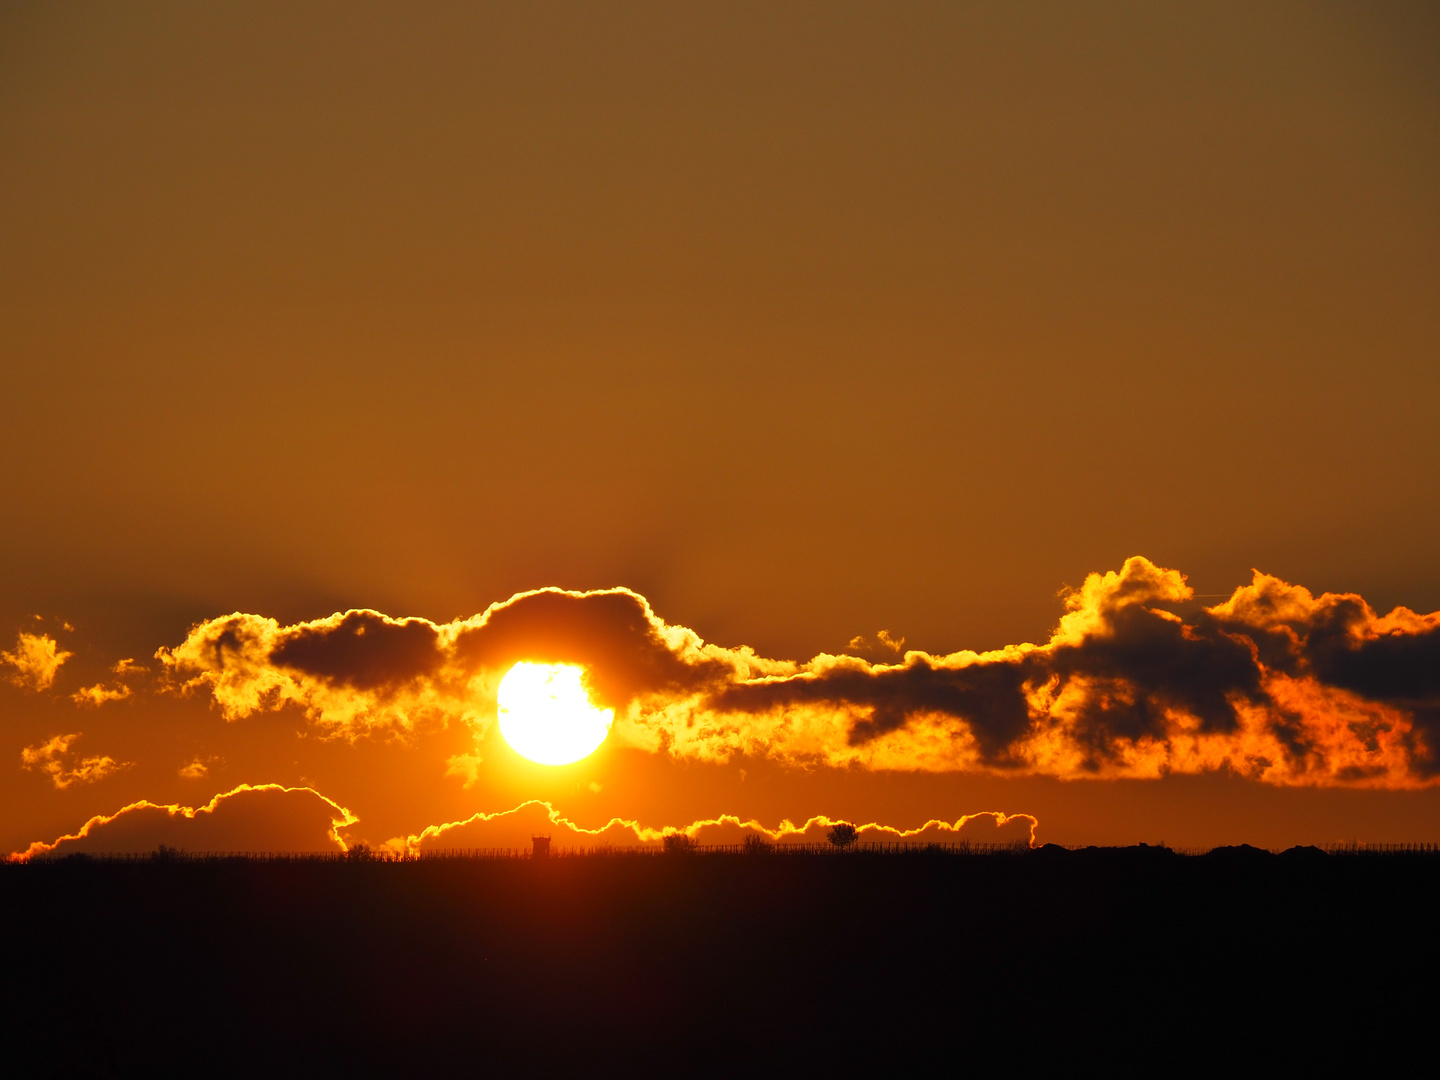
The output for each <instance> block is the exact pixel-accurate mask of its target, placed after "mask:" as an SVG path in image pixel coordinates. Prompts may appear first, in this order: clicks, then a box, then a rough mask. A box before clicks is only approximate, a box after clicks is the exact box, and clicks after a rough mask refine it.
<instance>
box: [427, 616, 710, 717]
mask: <svg viewBox="0 0 1440 1080" xmlns="http://www.w3.org/2000/svg"><path fill="white" fill-rule="evenodd" d="M663 627H664V623H662V622H660V620H658V619H657V618H655V616H654V615H653V614H652V613H651V611H650V605H649V604H648V603H646V601H645V599H644V598H643V597H641V596H639V595H637V594H636V593H633V592H631V591H630V590H628V589H612V590H606V591H603V592H589V593H572V592H565V591H563V590H561V589H541V590H539V591H537V592H530V593H523V594H521V595H520V596H517V597H515V598H514V599H512V600H510V601H508V602H506V603H504V604H499V605H496V606H495V607H492V608H491V609H490V610H489V611H488V612H486V614H485V616H484V617H483V619H481V620H479V621H478V622H477V623H476V624H475V625H472V626H466V627H465V628H464V629H462V630H460V632H459V634H458V635H457V636H456V639H455V655H456V657H457V659H458V660H459V661H460V662H461V663H462V664H463V665H465V666H466V667H469V668H475V669H479V668H491V669H494V668H509V667H510V666H511V665H512V664H514V663H515V662H516V661H518V660H531V661H537V662H541V663H571V664H579V665H581V666H583V667H584V668H585V669H586V672H587V682H588V684H589V686H590V687H591V688H592V690H593V691H594V694H595V698H596V703H597V704H600V705H604V706H609V707H616V708H619V707H623V706H625V705H628V704H629V703H630V702H631V701H633V700H634V699H635V698H636V697H638V696H640V695H642V694H659V693H690V692H692V691H693V690H695V689H696V688H698V687H700V686H703V685H706V684H707V683H714V682H719V681H720V680H723V679H725V678H726V677H727V676H728V675H730V673H731V667H730V666H729V665H727V664H724V663H721V662H718V661H716V660H713V659H710V658H707V657H705V656H703V655H699V654H697V653H696V652H695V651H694V650H693V649H691V650H688V655H685V656H682V655H681V650H679V649H677V647H676V646H677V642H676V641H675V640H667V639H666V638H665V637H664V636H662V628H663Z"/></svg>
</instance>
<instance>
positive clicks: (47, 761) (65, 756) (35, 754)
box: [20, 731, 131, 788]
mask: <svg viewBox="0 0 1440 1080" xmlns="http://www.w3.org/2000/svg"><path fill="white" fill-rule="evenodd" d="M80 734H81V733H80V732H78V731H77V732H74V733H73V734H70V735H56V736H55V737H54V738H52V739H49V740H47V741H45V742H43V743H40V744H38V745H36V746H27V747H25V749H24V750H22V751H20V763H21V765H22V766H23V767H25V768H26V769H30V770H33V771H35V772H42V773H44V774H45V775H46V776H48V777H50V780H51V782H52V783H54V785H55V786H56V787H57V788H67V787H69V786H70V785H71V784H93V783H95V782H96V781H97V780H103V779H105V777H107V776H109V775H110V774H111V773H113V772H116V771H118V770H120V769H127V768H129V767H130V764H131V763H130V762H118V761H116V760H115V759H114V758H112V757H110V756H109V755H97V756H94V757H86V758H82V757H79V756H78V755H76V754H72V753H71V752H70V747H71V745H72V744H73V743H74V742H75V741H76V740H77V739H79V738H80Z"/></svg>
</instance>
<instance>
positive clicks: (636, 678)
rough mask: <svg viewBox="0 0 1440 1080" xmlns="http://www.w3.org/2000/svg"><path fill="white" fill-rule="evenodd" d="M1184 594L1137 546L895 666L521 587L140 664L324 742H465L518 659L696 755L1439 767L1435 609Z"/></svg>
mask: <svg viewBox="0 0 1440 1080" xmlns="http://www.w3.org/2000/svg"><path fill="white" fill-rule="evenodd" d="M1191 598H1192V591H1191V589H1190V588H1189V586H1188V585H1186V583H1185V579H1184V577H1183V575H1181V574H1180V573H1179V572H1177V571H1174V570H1168V569H1164V568H1161V567H1158V566H1156V565H1155V564H1153V563H1151V562H1149V561H1148V560H1146V559H1143V558H1139V557H1136V558H1132V559H1130V560H1128V561H1127V562H1126V563H1125V565H1124V566H1123V567H1122V568H1121V569H1120V570H1119V571H1112V572H1109V573H1105V574H1099V573H1097V574H1091V575H1090V576H1089V577H1088V578H1087V579H1086V580H1085V583H1084V584H1083V585H1082V586H1081V587H1080V588H1079V589H1076V590H1073V591H1072V592H1070V593H1069V594H1068V595H1067V597H1066V613H1065V614H1064V615H1063V616H1062V618H1061V619H1060V622H1059V625H1058V626H1057V627H1056V629H1055V631H1054V633H1053V634H1052V635H1051V637H1050V639H1049V640H1048V641H1047V642H1045V643H1043V644H1038V645H1037V644H1021V645H1014V646H1010V647H1007V648H1004V649H999V650H995V651H992V652H985V653H976V652H970V651H962V652H957V653H952V654H949V655H945V656H938V655H933V654H930V653H926V652H921V651H917V650H910V651H906V652H904V653H903V655H896V656H895V657H893V659H892V660H891V661H890V662H873V661H871V660H867V659H863V658H861V657H857V656H850V655H820V656H817V657H814V658H812V659H811V660H809V661H806V662H794V661H785V660H772V659H767V658H764V657H760V656H757V655H756V654H755V652H754V651H753V650H751V649H748V648H744V647H741V648H724V647H721V646H717V645H713V644H710V643H707V642H705V641H704V640H703V639H701V638H700V636H699V635H698V634H696V633H695V632H694V631H692V630H689V629H687V628H685V627H681V626H674V625H670V624H667V623H666V622H664V621H663V620H662V619H661V618H659V617H658V616H657V615H655V613H654V612H653V611H652V610H651V609H650V606H649V604H648V603H647V602H646V600H645V599H644V598H643V597H641V596H639V595H638V594H636V593H633V592H631V591H629V590H626V589H611V590H605V591H601V592H589V593H572V592H565V591H562V590H558V589H544V590H540V591H538V592H531V593H522V594H519V595H517V596H516V597H514V598H512V599H511V600H509V601H506V602H505V603H503V604H496V605H494V606H492V607H491V608H490V609H489V610H488V611H486V612H484V613H483V614H481V615H477V616H475V617H473V618H470V619H463V620H456V621H454V622H451V623H444V624H437V623H432V622H430V621H428V620H424V619H392V618H390V617H388V616H385V615H382V614H380V613H378V612H374V611H350V612H345V613H343V614H336V615H334V616H331V617H330V618H327V619H321V620H316V621H313V622H307V623H300V624H296V625H291V626H282V625H280V624H279V623H277V622H276V621H275V620H273V619H267V618H265V617H262V616H258V615H247V614H241V613H236V614H233V615H229V616H226V617H224V618H220V619H214V620H210V621H208V622H205V623H202V624H201V625H199V626H197V627H195V628H194V630H193V631H192V632H191V633H190V635H189V636H188V637H187V639H186V640H185V641H184V642H183V643H181V644H180V645H179V646H177V647H175V648H174V649H168V650H162V651H161V652H160V653H159V654H158V657H159V659H160V660H161V662H162V665H163V668H164V670H165V672H166V674H167V676H168V678H169V679H170V681H171V684H172V685H173V686H177V687H181V688H185V689H189V690H204V691H207V692H209V693H210V694H212V695H213V696H214V700H215V701H216V702H217V703H218V705H219V706H220V708H221V709H222V710H223V711H224V713H225V715H226V716H227V717H229V718H231V719H241V718H243V717H245V716H248V715H250V714H252V713H254V712H257V711H260V710H268V709H276V708H280V707H282V706H284V705H287V704H293V705H297V706H299V707H300V708H301V709H302V710H304V712H305V713H306V715H307V716H308V717H309V719H310V721H311V722H312V723H313V724H314V725H315V726H316V727H317V728H318V729H319V730H321V731H323V732H325V733H329V734H332V735H335V736H342V737H355V736H359V735H362V734H365V733H367V732H372V731H379V730H385V731H396V732H400V733H402V734H403V733H407V732H411V731H414V730H416V729H417V728H419V727H422V726H424V725H427V724H437V725H438V724H444V723H450V722H456V721H461V722H465V723H469V724H471V725H473V726H474V727H475V728H476V729H477V732H478V733H480V734H482V735H483V734H484V732H485V731H486V730H487V729H488V726H489V725H490V724H491V723H493V721H494V690H495V686H496V684H497V683H498V681H499V679H500V677H501V676H502V675H503V674H504V673H505V671H506V670H508V668H509V666H510V665H511V664H513V663H514V662H515V661H517V660H536V661H554V662H570V663H578V664H581V665H584V666H585V668H586V669H587V672H588V676H587V678H588V682H589V685H590V688H591V691H592V695H593V696H594V698H595V699H596V701H597V703H598V704H602V705H604V706H607V707H613V708H615V710H616V722H615V726H614V729H613V732H612V735H611V738H612V739H613V740H615V741H616V742H618V743H621V744H623V745H629V746H634V747H640V748H643V749H646V750H649V751H652V752H655V753H666V754H670V755H673V756H676V757H679V758H686V759H692V760H706V761H722V760H726V759H729V758H731V757H733V756H734V755H736V754H741V753H744V754H747V755H755V756H765V757H769V758H772V759H775V760H779V761H782V762H786V763H794V764H821V765H830V766H851V767H862V768H870V769H902V770H969V771H984V772H990V773H997V774H1010V775H1045V776H1055V777H1062V778H1078V777H1133V778H1152V777H1159V776H1162V775H1165V774H1167V773H1200V772H1207V771H1212V770H1218V769H1229V770H1232V771H1234V772H1235V773H1238V774H1240V775H1242V776H1246V777H1250V778H1253V779H1256V780H1260V781H1264V782H1266V783H1271V784H1285V785H1321V786H1334V785H1354V786H1371V787H1383V788H1407V787H1418V786H1424V785H1427V784H1430V783H1432V782H1434V781H1435V779H1436V777H1437V775H1440V613H1433V614H1429V615H1422V614H1417V613H1415V612H1413V611H1410V610H1409V609H1406V608H1396V609H1395V610H1394V611H1392V612H1390V613H1389V614H1387V615H1384V616H1381V615H1378V614H1377V613H1376V612H1375V611H1373V610H1372V609H1371V608H1370V606H1369V605H1368V604H1366V603H1365V601H1364V600H1363V599H1362V598H1361V597H1359V596H1355V595H1350V594H1330V593H1327V594H1324V595H1321V596H1318V597H1316V596H1314V595H1312V594H1311V593H1310V592H1309V591H1308V590H1306V589H1304V588H1301V587H1299V586H1294V585H1289V584H1287V583H1285V582H1283V581H1281V580H1279V579H1277V578H1274V577H1270V576H1268V575H1265V574H1262V573H1259V572H1258V571H1257V572H1256V573H1255V575H1254V579H1253V580H1252V582H1251V583H1250V584H1249V585H1246V586H1244V587H1242V588H1239V589H1237V590H1236V591H1235V592H1234V594H1233V595H1232V596H1231V597H1230V598H1229V599H1228V600H1226V601H1225V602H1224V603H1222V604H1219V605H1216V606H1214V607H1210V608H1198V607H1196V606H1195V605H1193V603H1191ZM884 643H885V644H886V645H888V646H890V647H891V648H894V647H895V646H896V644H898V640H897V639H894V638H891V637H890V636H889V635H887V636H886V638H885V639H884Z"/></svg>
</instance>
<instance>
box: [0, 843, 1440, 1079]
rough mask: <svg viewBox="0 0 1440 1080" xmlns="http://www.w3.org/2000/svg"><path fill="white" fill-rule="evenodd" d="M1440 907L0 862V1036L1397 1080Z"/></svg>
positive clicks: (975, 865) (423, 1065)
mask: <svg viewBox="0 0 1440 1080" xmlns="http://www.w3.org/2000/svg"><path fill="white" fill-rule="evenodd" d="M691 855H692V856H693V853H691ZM1437 901H1440V858H1431V857H1424V858H1389V857H1386V858H1341V857H1333V856H1332V857H1324V856H1315V855H1313V854H1312V855H1307V856H1306V857H1294V856H1291V857H1284V858H1281V857H1268V856H1262V855H1260V854H1258V853H1256V851H1255V849H1250V852H1249V853H1247V854H1245V855H1243V856H1240V857H1234V856H1233V855H1227V856H1222V857H1215V858H1186V857H1183V856H1180V855H1177V854H1175V853H1173V852H1170V851H1168V850H1167V849H1165V848H1161V847H1136V848H1111V849H1104V848H1089V849H1084V850H1079V851H1066V850H1065V849H1062V848H1055V847H1054V846H1053V845H1047V846H1046V847H1044V848H1041V849H1039V850H1038V851H1037V852H1035V853H1033V854H1030V855H1015V856H1013V857H1012V856H1006V855H1001V854H996V855H993V856H985V857H979V856H976V857H944V858H928V857H919V858H906V857H893V858H892V857H884V858H867V857H863V856H861V857H856V856H854V855H848V854H842V855H836V856H834V857H800V858H784V857H781V858H776V857H768V858H754V857H746V856H743V855H735V856H726V857H698V858H697V857H691V856H686V857H666V856H659V857H653V858H552V859H546V860H527V859H518V858H513V859H499V858H494V859H477V858H448V859H423V860H413V861H387V860H383V859H378V858H373V857H370V858H354V859H343V858H341V859H274V860H256V859H218V858H217V859H198V858H189V857H185V856H183V855H180V854H179V853H174V852H170V853H165V854H164V855H163V857H161V858H158V859H155V858H151V859H144V860H134V861H128V862H109V861H105V860H101V859H93V858H92V859H62V860H53V861H50V862H43V863H34V864H29V865H24V866H19V865H13V866H5V867H0V920H3V925H4V926H5V927H6V943H5V946H4V953H3V963H0V1038H3V1044H0V1045H3V1047H4V1050H3V1054H4V1058H3V1060H4V1062H5V1063H6V1064H7V1067H8V1068H7V1072H8V1074H9V1075H15V1076H29V1075H60V1076H157V1075H190V1076H199V1075H203V1076H223V1075H247V1076H253V1075H255V1074H256V1073H257V1072H258V1073H261V1074H267V1073H268V1074H279V1075H285V1076H290V1075H300V1074H308V1075H312V1076H319V1075H336V1074H341V1073H345V1074H354V1075H384V1076H408V1075H416V1076H428V1075H435V1076H469V1075H487V1076H489V1075H495V1076H500V1075H552V1074H558V1073H561V1072H567V1073H569V1072H584V1073H587V1074H588V1073H596V1074H600V1075H607V1074H609V1073H613V1072H622V1071H623V1072H624V1073H626V1074H627V1075H636V1076H645V1075H650V1074H652V1073H657V1072H661V1071H664V1072H667V1073H673V1074H677V1075H684V1076H696V1075H736V1074H749V1073H759V1074H764V1075H770V1074H775V1073H782V1072H798V1071H807V1072H808V1071H813V1070H814V1069H817V1068H826V1069H830V1070H831V1071H836V1072H839V1073H841V1074H852V1073H855V1072H883V1073H885V1074H895V1073H899V1074H907V1073H909V1074H913V1073H916V1072H924V1073H926V1074H929V1073H931V1072H935V1071H938V1070H941V1069H944V1070H946V1071H947V1072H948V1071H955V1070H956V1069H959V1068H961V1067H962V1065H963V1066H964V1067H965V1068H967V1069H968V1068H972V1067H974V1065H975V1064H976V1063H977V1062H990V1063H992V1064H995V1065H998V1066H1000V1067H1008V1068H1009V1069H1010V1070H1012V1071H1021V1070H1025V1069H1026V1068H1028V1067H1031V1066H1034V1065H1040V1064H1048V1065H1051V1066H1053V1065H1055V1064H1057V1063H1058V1064H1066V1065H1073V1064H1075V1063H1076V1062H1080V1061H1086V1060H1090V1061H1095V1062H1098V1063H1101V1064H1106V1065H1109V1066H1111V1067H1118V1068H1120V1069H1122V1070H1125V1069H1126V1067H1127V1066H1128V1067H1131V1068H1135V1069H1139V1068H1145V1069H1147V1070H1149V1069H1150V1068H1152V1067H1154V1066H1155V1065H1156V1063H1158V1062H1165V1061H1172V1062H1178V1061H1181V1060H1183V1061H1184V1062H1185V1063H1186V1064H1187V1065H1189V1066H1204V1067H1207V1068H1216V1069H1218V1068H1223V1067H1227V1063H1228V1064H1229V1065H1233V1064H1234V1062H1235V1061H1237V1060H1241V1059H1243V1060H1244V1061H1245V1062H1246V1063H1247V1065H1250V1066H1252V1067H1253V1066H1254V1065H1256V1064H1263V1065H1268V1066H1282V1065H1283V1066H1287V1067H1291V1066H1299V1065H1304V1064H1307V1063H1312V1064H1318V1063H1321V1062H1322V1061H1334V1060H1337V1059H1338V1058H1337V1055H1342V1054H1344V1053H1346V1052H1347V1051H1348V1050H1351V1049H1354V1050H1356V1051H1358V1050H1360V1049H1362V1048H1363V1049H1364V1050H1365V1052H1366V1054H1367V1057H1366V1061H1367V1063H1368V1066H1369V1067H1370V1068H1372V1069H1375V1070H1381V1071H1384V1070H1387V1069H1388V1068H1389V1067H1390V1065H1389V1064H1388V1063H1389V1062H1391V1061H1392V1060H1394V1061H1398V1058H1399V1055H1401V1054H1403V1053H1404V1052H1406V1049H1407V1047H1409V1046H1410V1044H1411V1043H1413V1042H1414V1041H1415V1040H1418V1039H1420V1038H1422V1037H1426V1035H1425V1033H1427V1032H1428V1031H1429V1030H1430V1024H1429V1011H1430V998H1429V996H1428V995H1427V994H1424V993H1411V992H1408V991H1405V990H1404V989H1403V988H1404V987H1407V986H1411V985H1413V980H1412V978H1411V976H1413V975H1414V974H1415V973H1416V972H1424V971H1429V970H1432V969H1433V966H1434V964H1435V962H1436V961H1437V960H1440V924H1437V922H1436V920H1434V919H1433V918H1431V917H1430V912H1431V911H1433V910H1434V908H1435V906H1436V902H1437ZM1377 913H1378V914H1377ZM1396 926H1401V927H1403V933H1402V935H1401V937H1397V936H1396V932H1395V927H1396ZM1401 940H1403V946H1401V945H1399V944H1398V942H1399V941H1401ZM1334 1016H1343V1017H1344V1018H1345V1022H1344V1023H1343V1024H1327V1023H1326V1022H1325V1021H1324V1018H1325V1017H1334ZM1317 1025H1322V1026H1323V1028H1324V1035H1323V1038H1322V1037H1319V1032H1320V1030H1321V1028H1320V1027H1317ZM1260 1029H1263V1030H1265V1031H1274V1032H1292V1033H1297V1032H1306V1031H1309V1032H1314V1033H1316V1034H1315V1037H1313V1038H1298V1037H1296V1038H1290V1037H1288V1036H1287V1037H1286V1038H1285V1039H1283V1040H1280V1041H1277V1042H1275V1043H1274V1044H1273V1045H1268V1044H1262V1045H1259V1046H1256V1045H1254V1038H1255V1033H1256V1031H1257V1030H1260ZM1377 1031H1384V1032H1385V1033H1386V1034H1385V1037H1384V1038H1383V1039H1375V1038H1374V1032H1377ZM1177 1055H1178V1056H1177Z"/></svg>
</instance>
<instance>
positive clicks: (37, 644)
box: [0, 631, 74, 690]
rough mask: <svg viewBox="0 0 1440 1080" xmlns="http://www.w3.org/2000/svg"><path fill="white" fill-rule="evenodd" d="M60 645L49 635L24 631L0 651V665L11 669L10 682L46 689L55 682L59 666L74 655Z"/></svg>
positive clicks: (29, 687) (24, 686) (26, 687)
mask: <svg viewBox="0 0 1440 1080" xmlns="http://www.w3.org/2000/svg"><path fill="white" fill-rule="evenodd" d="M73 655H74V654H73V653H69V652H66V651H65V650H64V649H62V648H61V647H60V643H59V642H58V641H56V640H55V639H54V638H52V637H51V636H50V635H49V634H27V633H24V632H23V631H22V632H21V634H20V636H19V637H18V638H17V639H16V641H15V648H14V649H13V650H10V651H8V652H0V664H4V665H5V666H8V667H10V668H13V669H14V670H13V671H12V672H11V674H10V681H11V682H13V683H14V684H15V685H16V686H19V687H22V688H24V689H26V690H48V689H49V688H50V687H51V685H53V684H54V682H55V675H56V673H57V672H59V670H60V666H61V665H62V664H64V663H65V661H66V660H68V659H70V657H71V656H73Z"/></svg>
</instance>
